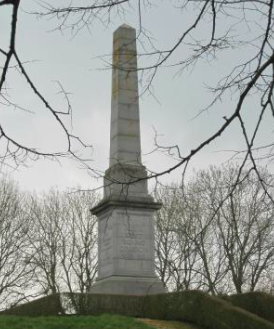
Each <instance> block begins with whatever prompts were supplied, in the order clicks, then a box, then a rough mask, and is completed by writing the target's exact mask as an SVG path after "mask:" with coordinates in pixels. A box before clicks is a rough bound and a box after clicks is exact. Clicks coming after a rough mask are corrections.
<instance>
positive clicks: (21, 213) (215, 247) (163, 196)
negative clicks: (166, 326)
mask: <svg viewBox="0 0 274 329" xmlns="http://www.w3.org/2000/svg"><path fill="white" fill-rule="evenodd" d="M238 173H239V170H238V168H237V167H235V166H227V167H221V168H217V167H210V168H209V169H207V170H203V171H199V172H196V173H195V174H194V175H193V177H192V178H191V179H190V180H189V181H188V182H187V183H186V184H185V185H184V186H179V185H176V184H173V185H169V186H164V187H160V188H158V189H157V190H156V191H155V198H157V199H159V200H161V201H162V202H163V207H162V209H161V210H160V211H159V212H158V213H157V214H156V216H155V237H156V238H155V253H156V271H157V273H158V275H159V276H160V278H161V280H162V281H163V283H164V285H165V286H166V287H167V289H168V290H169V291H179V290H187V289H201V290H204V291H207V292H210V293H211V294H229V293H235V292H237V293H242V292H246V291H254V290H264V291H268V292H272V290H273V287H274V280H273V272H274V204H273V200H272V195H273V196H274V193H273V192H274V191H273V188H272V186H273V178H272V176H271V174H270V173H268V172H267V171H266V170H261V179H263V180H264V184H265V185H267V186H268V189H267V191H265V190H264V189H263V187H262V186H263V185H262V184H261V182H260V181H259V180H258V178H257V175H256V174H254V173H253V172H248V173H247V172H243V173H242V176H241V177H240V178H239V177H238V176H237V175H238ZM236 180H237V184H234V182H235V181H236ZM99 199H100V196H99V195H98V194H96V193H95V192H92V191H90V192H87V191H85V192H83V191H79V192H77V193H65V192H60V191H58V190H57V189H52V190H50V191H49V192H47V193H44V194H41V195H37V194H34V193H26V192H21V191H20V189H19V188H18V186H17V185H16V183H14V182H13V181H11V180H9V179H7V178H6V177H3V178H2V179H1V182H0V301H1V303H0V306H1V308H5V307H9V306H11V305H15V304H17V303H19V302H22V301H27V300H31V299H33V298H36V297H38V296H44V295H49V294H51V293H55V292H64V291H70V292H72V291H74V292H88V291H89V289H90V286H91V284H92V283H93V282H94V280H95V278H96V274H97V219H96V217H94V216H92V215H91V213H90V208H91V207H92V206H93V205H95V204H96V203H97V202H98V201H99Z"/></svg>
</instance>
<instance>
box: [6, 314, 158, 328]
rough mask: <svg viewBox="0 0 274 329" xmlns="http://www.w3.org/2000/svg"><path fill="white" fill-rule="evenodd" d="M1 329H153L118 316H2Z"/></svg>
mask: <svg viewBox="0 0 274 329" xmlns="http://www.w3.org/2000/svg"><path fill="white" fill-rule="evenodd" d="M0 328H1V329H151V328H152V327H151V326H149V325H146V324H143V323H141V322H140V321H138V320H135V319H134V318H129V317H124V316H117V315H100V316H59V317H53V316H52V317H18V316H10V315H2V316H0Z"/></svg>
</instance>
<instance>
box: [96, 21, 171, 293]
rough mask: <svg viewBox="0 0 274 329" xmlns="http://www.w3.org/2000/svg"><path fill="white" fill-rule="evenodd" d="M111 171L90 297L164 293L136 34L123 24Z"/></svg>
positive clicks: (116, 51)
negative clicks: (144, 153) (144, 157)
mask: <svg viewBox="0 0 274 329" xmlns="http://www.w3.org/2000/svg"><path fill="white" fill-rule="evenodd" d="M112 66H113V69H112V100H111V136H110V161H109V169H108V170H107V171H106V172H105V176H104V197H103V200H102V201H101V202H100V203H99V204H98V205H97V206H96V207H94V208H93V209H92V210H91V211H92V213H93V214H95V215H96V216H97V217H98V278H97V281H96V283H95V284H94V285H93V286H92V288H91V292H92V293H104V294H126V295H146V294H157V293H163V292H165V289H164V287H163V285H162V283H161V281H160V280H159V279H158V278H157V276H156V275H155V256H154V226H153V218H152V217H153V213H154V212H155V211H156V210H158V209H160V208H161V203H159V202H154V200H153V198H152V197H151V196H150V195H149V194H148V188H147V180H146V178H147V172H146V168H145V167H144V166H143V165H142V162H141V142H140V141H141V139H140V119H139V96H138V76H137V51H136V31H135V29H133V28H132V27H130V26H128V25H125V24H124V25H122V26H120V27H119V28H118V29H117V30H116V31H115V32H114V36H113V64H112Z"/></svg>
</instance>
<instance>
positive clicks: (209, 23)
mask: <svg viewBox="0 0 274 329" xmlns="http://www.w3.org/2000/svg"><path fill="white" fill-rule="evenodd" d="M155 4H157V6H160V5H164V4H162V3H161V4H159V2H158V1H153V0H149V1H148V0H143V1H142V0H138V1H136V2H135V1H132V0H117V1H112V0H111V1H110V0H100V1H90V2H87V3H85V2H83V5H81V6H79V5H77V4H75V5H74V3H73V2H70V1H69V2H67V3H66V2H64V4H62V5H60V6H59V5H58V6H56V4H55V2H53V1H46V2H43V4H42V7H41V10H40V12H38V13H36V14H37V15H40V16H42V17H50V18H55V19H56V22H57V26H56V29H58V30H63V31H65V30H66V29H70V30H71V31H72V32H73V33H78V32H79V31H80V30H81V29H82V28H85V27H86V28H92V24H94V23H95V22H96V21H100V22H103V23H104V24H105V25H108V24H109V22H110V21H111V20H112V19H114V17H116V16H117V14H118V16H119V15H120V16H122V18H126V17H127V12H130V13H131V14H132V13H135V15H137V17H138V21H139V28H138V40H139V41H140V42H141V43H142V45H143V49H144V50H145V52H144V53H143V54H141V55H142V58H148V59H149V60H148V63H149V64H147V65H146V63H145V64H144V65H143V66H142V67H140V68H139V69H138V70H139V71H140V72H141V73H142V74H145V76H146V77H147V82H146V90H148V91H150V88H151V86H152V83H153V79H154V77H155V75H156V74H157V72H158V71H159V70H161V68H166V67H174V66H175V67H178V71H179V72H180V73H182V72H184V70H185V69H189V68H191V69H193V68H195V65H196V64H197V63H198V62H201V61H205V62H208V61H209V62H210V64H211V65H214V61H215V60H219V59H222V56H224V54H226V53H228V52H229V54H232V53H233V54H234V56H236V58H238V62H237V63H236V64H235V63H233V64H231V67H230V68H229V67H228V70H229V71H228V73H224V75H223V76H222V77H221V79H220V80H219V81H217V82H216V84H215V85H213V86H212V87H210V90H211V91H212V93H213V98H212V100H211V101H210V104H209V105H208V106H206V107H205V108H204V109H202V110H201V112H203V111H204V110H205V109H211V108H214V107H215V106H217V105H218V103H219V102H220V101H222V100H227V99H228V98H229V97H230V95H233V100H231V98H230V104H231V106H230V108H229V110H228V113H227V114H226V115H225V116H223V122H222V123H221V124H220V125H219V127H217V128H216V129H215V131H214V132H213V133H212V134H211V135H210V136H208V137H207V138H205V139H204V140H201V141H200V143H199V144H198V145H191V146H190V148H189V149H190V151H189V152H188V153H185V152H184V155H182V152H180V150H179V149H178V146H177V145H176V146H171V147H162V146H160V145H157V149H161V150H164V151H166V152H167V153H168V154H169V155H173V156H174V157H176V159H177V162H176V164H175V165H173V166H171V167H169V168H166V169H164V170H163V171H161V172H157V173H152V174H151V176H150V177H159V176H161V175H165V174H167V173H170V172H171V171H173V170H175V169H177V168H179V167H181V168H182V169H183V168H184V170H185V169H186V167H187V165H188V163H189V161H190V160H191V159H192V158H193V156H195V155H196V154H197V153H198V152H200V151H201V150H202V149H204V148H206V147H207V146H208V145H209V144H211V143H213V142H214V141H215V140H216V139H218V138H219V137H220V136H222V135H223V134H224V132H226V131H229V130H230V128H231V127H232V125H233V126H234V127H235V125H236V124H237V127H238V129H239V131H240V133H241V135H242V139H243V143H244V144H245V148H243V149H242V150H241V149H240V150H235V155H237V156H238V157H240V158H241V161H242V165H241V166H239V175H238V179H239V177H240V175H241V171H242V170H243V168H244V167H248V168H249V169H250V168H251V169H253V170H254V171H255V172H256V174H257V175H258V176H259V174H260V172H259V170H258V168H257V163H258V161H259V160H266V161H273V156H274V152H273V147H274V144H273V142H272V140H273V138H270V139H267V140H260V138H259V137H258V136H259V135H260V132H261V131H262V130H264V129H265V125H264V123H265V122H266V121H268V118H269V120H273V118H274V106H273V86H274V79H273V77H274V53H273V46H274V45H273V21H274V15H273V0H263V1H258V0H251V1H250V0H248V1H246V0H240V1H235V0H228V1H216V0H181V1H175V0H174V1H169V5H170V6H173V7H175V8H177V10H178V11H179V12H180V14H181V15H182V21H186V22H188V23H186V24H185V27H184V28H182V29H178V31H170V34H171V35H170V39H171V40H174V41H173V43H171V45H170V46H169V47H168V48H165V46H164V45H162V47H156V46H155V44H154V42H153V38H152V37H151V34H149V32H148V31H147V29H146V26H145V25H143V20H142V15H143V12H144V11H145V10H146V11H149V10H151V15H153V10H154V5H155ZM115 15H116V16H115ZM185 17H188V18H189V19H188V20H186V19H184V18H185ZM167 19H168V18H167ZM171 19H172V18H171ZM244 49H246V50H247V51H245V52H244V51H243V50H244ZM224 64H225V65H229V63H228V62H227V61H224ZM250 97H252V99H253V102H252V120H253V125H252V127H251V126H250V125H249V122H248V119H247V116H246V113H245V112H246V109H247V107H249V98H250ZM222 115H223V114H222ZM272 133H273V132H272V131H269V134H270V135H271V136H272ZM184 170H183V172H184ZM260 183H261V184H262V186H263V187H264V189H265V190H267V184H266V183H265V182H264V180H263V179H260Z"/></svg>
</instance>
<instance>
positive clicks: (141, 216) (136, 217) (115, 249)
mask: <svg viewBox="0 0 274 329" xmlns="http://www.w3.org/2000/svg"><path fill="white" fill-rule="evenodd" d="M138 199H140V198H137V197H134V198H133V197H132V195H131V196H128V198H127V200H125V201H121V200H119V199H114V198H112V199H107V200H102V201H101V202H100V203H99V204H98V205H97V206H96V207H95V208H93V209H92V213H93V214H95V215H96V216H97V217H98V228H99V230H98V254H99V258H98V278H97V280H96V283H95V284H94V285H93V286H92V288H91V293H102V294H103V293H106V294H126V295H146V294H159V293H164V292H165V289H164V287H163V284H162V282H161V281H160V280H159V279H158V278H157V276H156V275H155V268H154V259H155V255H154V226H153V219H152V216H153V213H154V212H155V210H157V209H159V208H160V207H161V203H157V202H153V199H152V198H151V197H150V196H149V195H147V196H146V198H145V196H143V198H141V199H142V202H140V201H137V200H138ZM145 199H147V202H144V200H145Z"/></svg>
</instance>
